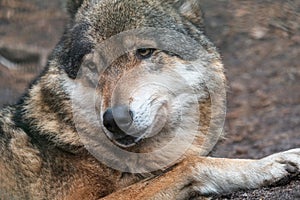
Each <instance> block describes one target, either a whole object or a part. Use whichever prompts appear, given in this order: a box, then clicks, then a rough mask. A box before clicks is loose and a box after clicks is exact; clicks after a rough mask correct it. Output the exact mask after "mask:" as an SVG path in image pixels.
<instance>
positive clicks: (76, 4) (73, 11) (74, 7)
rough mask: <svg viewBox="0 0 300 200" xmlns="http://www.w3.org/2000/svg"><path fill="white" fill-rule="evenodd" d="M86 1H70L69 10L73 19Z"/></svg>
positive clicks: (68, 2) (68, 3)
mask: <svg viewBox="0 0 300 200" xmlns="http://www.w3.org/2000/svg"><path fill="white" fill-rule="evenodd" d="M83 1H84V0H68V1H67V9H68V12H69V14H70V15H71V17H74V16H75V14H76V13H77V11H78V9H79V8H80V6H81V4H82V3H83Z"/></svg>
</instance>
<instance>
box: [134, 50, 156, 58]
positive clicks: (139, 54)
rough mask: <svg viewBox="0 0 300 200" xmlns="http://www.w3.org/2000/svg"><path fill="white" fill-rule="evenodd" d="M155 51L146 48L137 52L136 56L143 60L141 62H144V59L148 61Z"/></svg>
mask: <svg viewBox="0 0 300 200" xmlns="http://www.w3.org/2000/svg"><path fill="white" fill-rule="evenodd" d="M154 51H155V49H150V48H149V49H146V48H143V49H138V50H137V51H136V56H137V57H138V58H139V59H141V60H144V59H147V58H150V57H151V56H152V55H153V53H154Z"/></svg>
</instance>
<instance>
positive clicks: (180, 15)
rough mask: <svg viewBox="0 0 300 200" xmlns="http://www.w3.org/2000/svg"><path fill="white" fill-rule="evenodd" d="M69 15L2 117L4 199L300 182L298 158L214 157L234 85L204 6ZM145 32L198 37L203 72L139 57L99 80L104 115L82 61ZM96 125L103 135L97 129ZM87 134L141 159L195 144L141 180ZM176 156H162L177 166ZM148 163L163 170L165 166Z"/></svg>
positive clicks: (144, 2) (84, 2) (175, 4)
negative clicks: (207, 28) (127, 35)
mask: <svg viewBox="0 0 300 200" xmlns="http://www.w3.org/2000/svg"><path fill="white" fill-rule="evenodd" d="M68 8H69V13H70V17H71V19H70V22H69V24H68V26H67V28H66V31H65V33H64V35H63V36H62V38H61V40H60V42H59V43H58V44H57V46H56V48H55V49H54V51H53V52H52V54H51V56H50V57H49V61H48V64H47V66H46V68H45V70H44V72H43V73H42V74H41V75H40V76H39V77H38V78H37V79H36V80H35V81H34V82H33V83H32V85H31V86H30V88H29V89H28V91H27V93H26V94H25V95H24V96H23V97H22V99H20V101H19V102H18V103H17V104H16V105H13V106H9V107H5V108H3V109H2V110H1V113H0V144H1V146H0V152H1V157H0V169H1V176H0V199H65V200H67V199H70V200H73V199H88V200H92V199H122V200H126V199H191V198H200V197H207V196H210V195H214V194H220V193H226V192H232V191H236V190H241V189H253V188H259V187H263V186H267V185H271V184H274V183H276V182H278V181H280V180H282V179H284V178H286V177H289V176H293V175H297V174H299V172H300V149H293V150H289V151H286V152H281V153H277V154H273V155H270V156H268V157H265V158H262V159H259V160H246V159H245V160H244V159H226V158H214V157H210V156H209V153H210V151H211V149H212V148H213V146H214V145H215V142H216V141H217V140H218V139H220V138H222V136H221V135H218V134H216V133H217V130H215V129H214V128H213V130H211V127H214V124H212V123H211V122H212V121H213V120H215V117H217V116H218V114H219V113H214V112H213V109H212V108H213V104H214V103H215V102H214V100H213V99H212V96H211V95H212V94H218V93H219V92H220V91H222V87H223V86H224V85H225V84H226V80H225V75H224V71H223V65H222V61H221V58H220V55H219V53H218V52H217V50H216V48H215V47H214V45H213V44H212V43H211V42H210V41H209V40H208V39H207V37H206V36H205V33H204V29H203V27H204V24H203V18H202V14H201V10H200V6H199V2H198V1H197V0H165V1H158V0H136V1H132V0H110V1H108V0H99V1H89V0H69V1H68ZM144 27H151V28H154V29H160V28H163V29H169V30H173V31H176V32H179V33H181V34H182V35H186V36H187V37H189V38H192V39H193V40H194V41H196V43H197V45H199V46H201V48H200V49H198V51H200V54H197V52H196V53H195V54H194V53H192V56H193V55H196V56H197V57H198V58H199V59H196V60H198V61H199V60H200V61H201V62H200V61H199V62H196V63H193V66H190V61H189V60H187V59H185V58H184V57H182V56H180V55H177V54H176V53H174V52H168V51H166V50H162V49H156V48H140V49H137V50H135V51H133V52H131V51H129V52H127V53H126V54H124V55H122V56H120V57H118V58H117V59H115V60H114V62H112V63H110V64H109V66H108V67H107V68H106V69H105V70H104V71H103V72H102V73H101V77H99V80H100V81H99V83H97V87H96V94H97V95H96V100H95V102H96V106H95V107H93V106H90V107H89V101H88V100H89V98H90V96H93V95H90V93H92V92H91V91H89V90H88V89H87V88H88V87H85V86H88V85H89V84H90V82H89V80H88V79H84V80H83V81H79V82H78V74H79V73H80V68H81V66H82V65H83V61H84V60H85V59H86V58H87V57H89V56H90V55H91V54H93V51H94V50H95V48H96V47H97V45H98V44H99V43H101V42H104V41H105V40H107V39H108V38H111V37H113V36H114V35H117V34H120V33H122V32H125V31H129V30H132V29H140V28H144ZM175 42H180V41H175ZM182 45H184V44H182ZM182 45H177V46H176V48H177V49H179V51H180V49H181V48H183V47H182ZM191 45H192V44H191ZM190 50H191V51H192V50H193V49H190ZM204 52H205V53H204ZM113 53H114V52H113ZM198 53H199V52H198ZM194 67H196V69H195V68H194ZM178 74H179V75H180V76H179V77H176V75H178ZM174 76H175V78H174ZM124 77H126V78H125V79H124ZM120 83H121V84H120ZM145 83H146V84H145ZM149 83H151V84H149ZM85 84H86V85H85ZM158 88H159V89H158ZM189 89H191V90H189ZM93 94H94V91H93ZM190 96H193V97H195V98H193V99H190V98H189V97H190ZM97 98H99V101H98V100H97ZM97 102H99V103H98V104H97ZM74 103H75V104H74ZM219 103H221V104H222V101H220V102H219ZM221 104H220V105H221ZM74 105H75V106H74ZM92 107H93V108H92ZM90 109H94V111H95V112H94V113H96V115H99V116H98V118H97V119H94V118H93V117H91V116H92V115H93V114H92V110H90ZM148 110H150V112H148ZM178 116H180V117H178ZM75 118H76V121H75V120H74V119H75ZM194 119H197V121H195V120H194ZM96 120H99V121H100V122H101V131H98V129H97V131H95V130H96V128H95V127H96V125H95V123H96ZM128 124H130V127H132V126H134V129H133V133H130V134H127V132H126V131H124V129H125V130H130V127H129V128H128ZM195 124H196V127H199V128H197V129H195V128H194V127H195ZM78 130H81V131H83V132H84V133H86V134H87V135H88V136H95V137H96V136H97V137H98V136H101V137H102V136H103V138H104V137H105V138H108V140H109V141H111V143H113V144H114V145H115V146H118V147H120V148H121V149H124V150H127V151H131V152H135V153H137V154H139V153H147V152H152V151H153V150H154V149H156V148H162V147H163V146H165V145H166V143H168V142H169V141H170V140H171V139H172V138H173V137H174V134H175V133H176V134H177V135H178V137H179V140H178V141H181V140H184V139H185V138H187V137H189V136H190V134H195V139H194V140H193V143H192V144H191V146H190V147H189V149H187V150H186V151H185V153H184V155H182V156H181V158H180V159H178V160H176V161H175V162H172V165H170V166H164V168H162V169H157V170H149V172H148V173H134V167H136V166H134V167H133V166H130V163H129V164H128V166H126V167H127V168H128V169H129V170H127V171H125V172H122V171H119V170H116V169H114V168H111V167H109V166H107V165H106V164H104V163H102V162H100V161H98V160H97V159H96V158H95V156H94V155H93V154H92V153H90V151H88V149H87V148H88V145H85V143H84V142H83V140H82V138H81V137H80V135H79V133H78ZM142 130H148V131H147V132H146V133H147V134H140V132H143V131H142ZM153 131H154V132H156V134H154V135H151V132H153ZM195 131H196V133H195ZM143 133H144V132H143ZM149 134H150V135H149ZM92 141H93V140H92ZM179 144H180V143H179ZM95 146H97V145H95ZM175 147H176V146H173V147H172V148H171V150H170V149H169V150H170V151H164V154H159V156H165V157H166V158H168V156H169V155H171V154H172V152H173V151H174V152H175V151H176V148H175ZM97 148H98V147H97ZM99 148H100V149H101V155H102V156H107V157H110V156H111V157H118V155H114V152H111V151H109V149H107V146H105V145H104V146H102V145H100V147H99ZM178 148H180V145H179V147H178ZM171 156H172V155H171ZM120 159H123V158H121V157H120ZM150 159H151V158H150ZM114 162H116V163H117V162H118V160H114ZM140 164H141V165H142V166H144V167H145V168H147V167H149V169H154V168H155V166H152V165H155V164H156V163H155V159H154V160H153V162H145V163H140ZM126 165H127V164H126Z"/></svg>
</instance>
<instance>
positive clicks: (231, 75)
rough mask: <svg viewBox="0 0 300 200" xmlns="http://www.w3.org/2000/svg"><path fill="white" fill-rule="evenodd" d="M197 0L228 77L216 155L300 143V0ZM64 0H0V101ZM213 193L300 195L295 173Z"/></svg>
mask: <svg viewBox="0 0 300 200" xmlns="http://www.w3.org/2000/svg"><path fill="white" fill-rule="evenodd" d="M200 1H201V2H202V5H203V10H204V12H205V14H206V25H207V34H208V35H209V37H210V38H211V39H212V41H214V43H215V44H216V46H217V47H218V48H219V50H220V52H221V54H222V56H223V60H224V65H225V68H226V73H227V77H228V85H229V87H228V97H227V100H228V103H227V104H228V110H227V121H226V125H225V131H226V132H227V139H226V140H225V141H223V142H222V143H220V144H219V146H218V148H217V149H216V151H215V152H214V155H215V156H222V157H230V158H260V157H263V156H266V155H269V154H271V153H275V152H279V151H283V150H288V149H291V148H296V147H300V64H299V63H300V60H299V56H300V1H298V0H264V1H261V0H243V1H241V0H214V1H211V0H200ZM64 5H65V4H64V1H63V0H52V1H42V0H25V1H24V0H0V107H1V106H3V105H5V104H11V103H14V102H15V101H16V99H17V98H18V97H19V96H20V95H21V94H22V92H23V91H24V90H25V88H26V87H27V84H28V83H29V82H30V80H32V79H33V78H34V76H35V75H36V74H37V73H39V71H40V70H41V69H42V66H44V65H45V63H46V58H47V55H48V53H49V51H50V50H51V49H52V48H53V47H54V45H55V43H56V42H57V41H58V40H59V37H60V35H61V34H62V32H63V27H64V24H65V23H66V19H67V16H66V14H65V9H64ZM10 61H12V62H10ZM215 199H282V200H284V199H291V200H294V199H300V177H298V178H295V179H294V180H291V182H290V183H289V184H287V185H285V186H273V187H268V188H264V189H259V190H254V191H245V192H238V193H234V194H228V195H224V196H220V197H215Z"/></svg>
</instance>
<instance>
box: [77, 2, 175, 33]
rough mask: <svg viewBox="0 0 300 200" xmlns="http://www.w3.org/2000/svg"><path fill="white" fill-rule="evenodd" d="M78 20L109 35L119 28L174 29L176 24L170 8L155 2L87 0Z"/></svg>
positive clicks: (120, 29) (119, 31) (123, 29)
mask: <svg viewBox="0 0 300 200" xmlns="http://www.w3.org/2000/svg"><path fill="white" fill-rule="evenodd" d="M79 19H80V20H83V21H85V22H88V23H89V24H90V25H91V26H90V27H91V28H92V29H94V31H95V32H96V33H97V34H99V35H101V36H103V37H104V38H109V37H111V36H113V35H116V34H118V33H121V32H123V31H127V30H131V29H136V28H143V27H156V28H168V27H167V26H170V27H169V28H172V29H173V28H174V27H175V26H177V24H178V19H177V20H176V19H175V16H174V12H171V11H170V8H168V7H166V6H162V5H159V4H158V3H157V2H156V1H153V0H152V1H145V0H143V1H142V0H137V1H133V0H122V1H120V0H109V1H108V0H103V1H99V0H98V1H94V2H93V1H91V3H88V4H87V5H86V6H83V9H82V10H81V12H80V15H79Z"/></svg>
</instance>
